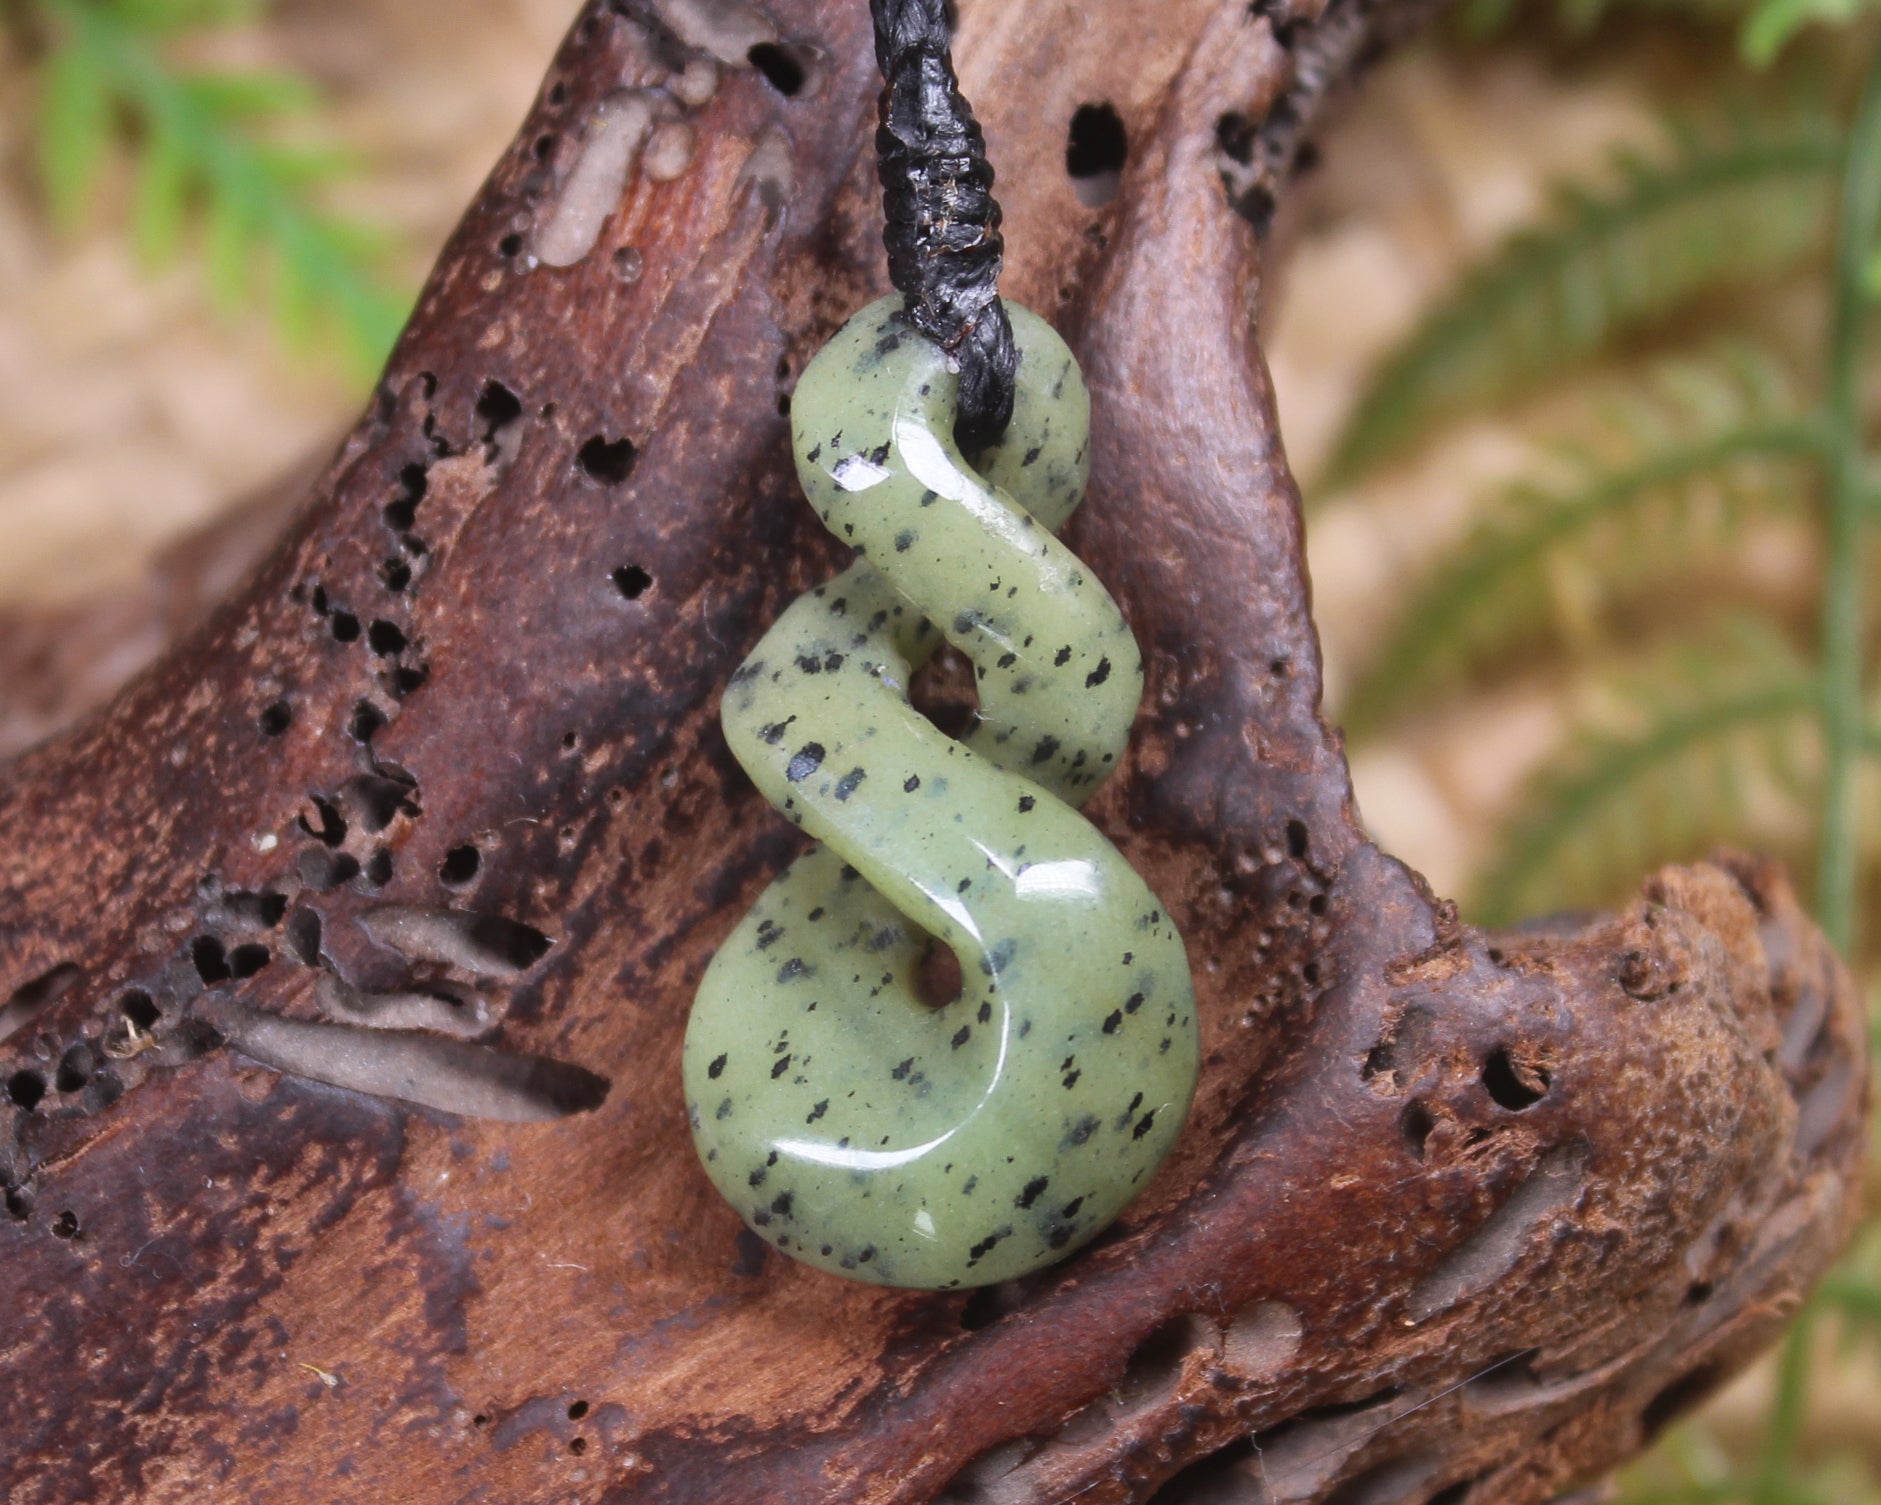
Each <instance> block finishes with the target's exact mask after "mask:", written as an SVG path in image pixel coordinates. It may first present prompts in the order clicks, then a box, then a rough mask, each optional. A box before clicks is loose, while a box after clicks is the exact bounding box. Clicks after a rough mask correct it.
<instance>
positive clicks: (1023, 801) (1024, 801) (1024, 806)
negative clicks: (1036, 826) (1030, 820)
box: [1019, 794, 1038, 815]
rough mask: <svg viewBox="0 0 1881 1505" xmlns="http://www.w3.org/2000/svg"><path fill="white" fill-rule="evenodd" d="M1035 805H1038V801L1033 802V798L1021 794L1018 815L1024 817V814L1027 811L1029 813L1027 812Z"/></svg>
mask: <svg viewBox="0 0 1881 1505" xmlns="http://www.w3.org/2000/svg"><path fill="white" fill-rule="evenodd" d="M1037 803H1038V801H1037V800H1035V799H1033V798H1032V796H1031V795H1029V794H1022V795H1020V796H1019V813H1020V814H1021V815H1024V814H1025V813H1026V812H1027V811H1029V810H1030V809H1031V808H1032V807H1033V806H1034V805H1036V804H1037Z"/></svg>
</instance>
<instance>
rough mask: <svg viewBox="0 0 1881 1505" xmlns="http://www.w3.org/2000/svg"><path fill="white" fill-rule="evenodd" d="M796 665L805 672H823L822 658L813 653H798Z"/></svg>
mask: <svg viewBox="0 0 1881 1505" xmlns="http://www.w3.org/2000/svg"><path fill="white" fill-rule="evenodd" d="M797 667H798V668H799V669H801V670H803V672H804V673H805V674H821V673H822V672H823V660H822V659H820V658H818V657H817V656H816V655H815V654H814V653H800V654H798V655H797Z"/></svg>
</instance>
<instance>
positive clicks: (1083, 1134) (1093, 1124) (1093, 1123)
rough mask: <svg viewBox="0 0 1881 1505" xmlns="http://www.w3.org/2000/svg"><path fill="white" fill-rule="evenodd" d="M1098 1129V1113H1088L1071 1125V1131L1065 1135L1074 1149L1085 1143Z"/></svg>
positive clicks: (1067, 1142) (1066, 1141) (1066, 1140)
mask: <svg viewBox="0 0 1881 1505" xmlns="http://www.w3.org/2000/svg"><path fill="white" fill-rule="evenodd" d="M1097 1130H1098V1121H1097V1115H1096V1114H1095V1113H1086V1114H1085V1115H1084V1116H1083V1117H1082V1118H1080V1119H1079V1120H1078V1121H1077V1122H1076V1123H1075V1124H1073V1125H1072V1126H1071V1132H1070V1133H1068V1134H1066V1135H1065V1143H1066V1144H1067V1145H1068V1146H1070V1147H1071V1148H1073V1149H1076V1148H1077V1147H1078V1146H1079V1145H1081V1144H1084V1143H1085V1142H1086V1141H1088V1140H1089V1139H1090V1137H1091V1136H1092V1135H1093V1134H1095V1133H1096V1132H1097Z"/></svg>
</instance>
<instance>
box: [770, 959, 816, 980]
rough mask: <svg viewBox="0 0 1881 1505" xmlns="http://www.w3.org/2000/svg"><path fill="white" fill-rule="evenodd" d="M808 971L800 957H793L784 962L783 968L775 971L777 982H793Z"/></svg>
mask: <svg viewBox="0 0 1881 1505" xmlns="http://www.w3.org/2000/svg"><path fill="white" fill-rule="evenodd" d="M809 970H810V968H809V966H808V965H807V964H806V963H805V962H804V959H803V958H802V957H801V956H793V957H791V959H790V960H789V961H787V962H785V963H784V965H783V966H781V967H779V968H778V969H777V980H778V981H779V982H795V981H796V980H797V979H798V978H799V977H802V976H804V975H805V974H806V973H808V972H809Z"/></svg>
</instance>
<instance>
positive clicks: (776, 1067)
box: [771, 1056, 791, 1082]
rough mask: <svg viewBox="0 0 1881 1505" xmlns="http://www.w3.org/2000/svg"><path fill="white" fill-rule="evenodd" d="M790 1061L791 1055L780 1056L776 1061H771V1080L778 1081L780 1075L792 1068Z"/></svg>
mask: <svg viewBox="0 0 1881 1505" xmlns="http://www.w3.org/2000/svg"><path fill="white" fill-rule="evenodd" d="M790 1061H791V1058H790V1057H789V1056H779V1057H778V1058H777V1059H776V1060H775V1061H773V1062H772V1063H771V1080H772V1081H773V1082H774V1081H776V1080H777V1079H778V1078H779V1077H780V1076H782V1075H783V1074H784V1073H785V1072H786V1071H788V1070H790Z"/></svg>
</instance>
